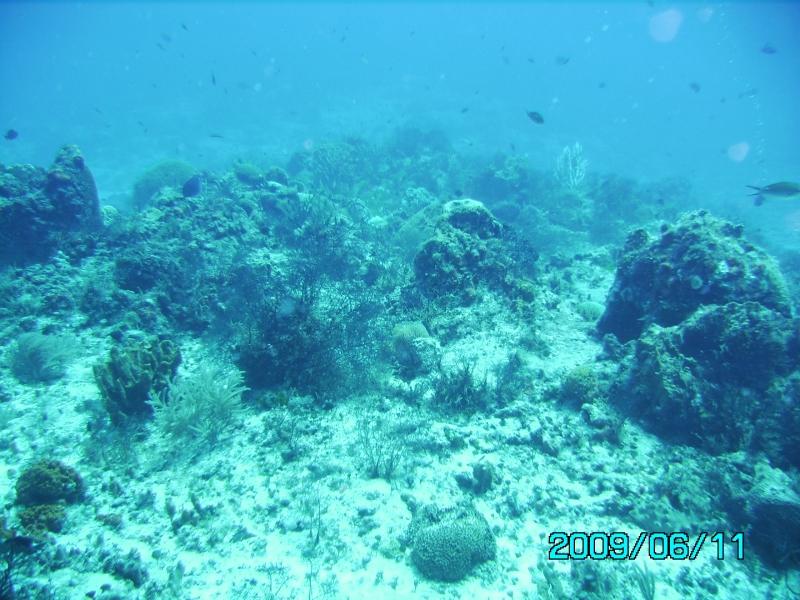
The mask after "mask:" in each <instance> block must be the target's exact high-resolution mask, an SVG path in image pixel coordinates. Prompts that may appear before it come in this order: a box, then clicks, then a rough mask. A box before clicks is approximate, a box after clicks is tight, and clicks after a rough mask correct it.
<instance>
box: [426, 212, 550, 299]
mask: <svg viewBox="0 0 800 600" xmlns="http://www.w3.org/2000/svg"><path fill="white" fill-rule="evenodd" d="M518 258H520V257H518V256H515V255H514V248H513V245H511V244H509V239H508V238H507V236H506V235H505V229H504V227H503V225H502V224H501V223H500V222H499V221H498V220H497V219H495V217H494V215H492V213H491V212H490V211H489V210H488V209H487V208H486V207H485V206H484V205H483V204H482V203H481V202H479V201H477V200H471V199H462V200H451V201H450V202H447V203H446V204H445V205H444V206H443V207H442V212H441V215H440V217H439V220H438V222H437V224H436V229H435V232H434V235H433V236H432V237H431V238H429V239H428V240H427V241H426V242H425V243H424V244H423V245H422V247H421V248H420V250H419V252H417V255H416V256H415V258H414V274H415V277H416V281H417V284H418V286H419V288H420V289H421V290H422V292H423V293H424V294H425V295H426V296H428V297H431V298H437V297H443V296H451V297H455V298H459V299H461V300H470V299H471V298H472V297H474V296H475V294H476V293H477V292H476V290H477V288H478V287H479V286H486V287H488V288H492V289H497V290H501V291H504V292H507V293H509V295H512V296H520V297H521V296H525V295H526V292H527V288H526V285H525V281H524V280H523V279H520V278H518V277H517V276H518V275H519V272H520V269H519V264H522V261H519V260H515V259H518ZM534 260H535V257H530V259H529V261H528V262H531V263H532V262H533V261H534Z"/></svg>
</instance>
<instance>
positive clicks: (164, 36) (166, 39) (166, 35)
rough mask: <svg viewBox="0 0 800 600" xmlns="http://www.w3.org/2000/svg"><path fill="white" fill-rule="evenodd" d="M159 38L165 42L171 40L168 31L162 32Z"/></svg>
mask: <svg viewBox="0 0 800 600" xmlns="http://www.w3.org/2000/svg"><path fill="white" fill-rule="evenodd" d="M161 39H162V40H164V41H165V42H166V43H167V44H169V43H170V42H171V41H172V36H171V35H170V34H168V33H162V34H161Z"/></svg>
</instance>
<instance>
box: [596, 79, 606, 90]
mask: <svg viewBox="0 0 800 600" xmlns="http://www.w3.org/2000/svg"><path fill="white" fill-rule="evenodd" d="M597 87H599V88H600V89H601V90H602V89H605V87H606V82H605V81H601V82H600V83H598V84H597Z"/></svg>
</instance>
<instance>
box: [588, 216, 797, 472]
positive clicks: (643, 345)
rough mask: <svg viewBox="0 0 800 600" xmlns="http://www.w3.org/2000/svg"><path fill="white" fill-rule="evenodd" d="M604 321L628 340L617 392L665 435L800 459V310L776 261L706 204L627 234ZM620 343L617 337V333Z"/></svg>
mask: <svg viewBox="0 0 800 600" xmlns="http://www.w3.org/2000/svg"><path fill="white" fill-rule="evenodd" d="M598 329H599V330H600V332H601V333H606V334H613V335H615V336H616V337H618V338H620V339H621V340H622V341H624V342H629V341H632V343H630V344H626V348H627V350H628V352H627V355H626V356H625V358H624V359H623V361H622V363H621V365H620V369H619V372H618V374H617V377H616V379H615V382H614V384H613V386H612V398H613V400H614V402H615V403H616V404H617V405H618V406H620V407H621V408H622V409H623V410H624V411H625V412H626V413H628V414H629V415H631V416H633V417H635V418H637V419H639V420H641V421H642V422H643V423H644V424H645V425H646V426H647V427H648V428H649V429H651V430H652V431H653V432H655V433H657V434H658V435H660V436H662V437H664V438H665V439H668V440H672V441H675V442H678V443H684V444H690V445H693V446H697V447H699V448H702V449H704V450H706V451H708V452H710V453H713V454H719V453H723V452H733V451H737V450H750V451H755V452H764V453H765V454H767V455H768V456H769V457H770V458H771V459H772V460H773V461H775V463H776V464H782V465H785V466H786V465H800V456H798V452H797V449H798V448H800V434H799V433H798V432H797V428H796V427H794V428H792V427H790V428H789V429H788V430H787V427H786V425H787V424H788V423H794V424H797V423H798V422H800V414H798V413H800V410H798V409H797V408H796V402H795V401H794V400H792V399H793V398H796V396H797V386H796V385H795V384H794V383H793V382H794V381H795V379H796V375H797V373H796V372H797V371H798V369H800V321H798V320H797V319H795V318H793V317H792V310H791V305H790V303H789V300H788V295H787V293H786V286H785V284H784V281H783V279H782V277H781V275H780V273H779V271H778V270H777V268H776V266H775V264H774V263H773V262H772V260H771V259H770V258H769V257H768V256H767V255H766V254H765V253H764V252H763V251H762V250H760V249H759V248H757V247H755V246H753V245H752V244H750V243H749V242H747V241H746V240H745V239H744V238H743V237H742V228H741V227H737V226H734V225H731V224H730V223H726V222H724V221H721V220H719V219H715V218H713V217H711V216H710V215H708V214H707V213H705V212H703V211H700V212H695V213H691V214H689V215H685V216H684V217H683V218H681V219H680V220H679V221H678V223H677V224H676V225H675V226H673V227H664V228H663V229H662V232H661V235H660V237H659V238H658V239H651V238H650V236H649V235H648V234H647V233H646V232H645V231H644V230H637V231H635V232H633V233H632V234H631V236H630V237H629V238H628V241H627V244H626V246H625V249H624V252H623V257H622V260H621V263H620V266H619V269H618V271H617V276H616V280H615V283H614V286H613V289H612V290H611V294H610V297H609V301H608V305H607V307H606V311H605V314H604V315H603V317H602V319H601V320H600V323H599V325H598ZM612 345H613V344H612Z"/></svg>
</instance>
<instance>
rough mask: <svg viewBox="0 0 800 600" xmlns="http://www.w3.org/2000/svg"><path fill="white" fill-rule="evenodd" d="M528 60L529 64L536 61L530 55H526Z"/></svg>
mask: <svg viewBox="0 0 800 600" xmlns="http://www.w3.org/2000/svg"><path fill="white" fill-rule="evenodd" d="M528 62H529V63H531V64H534V63H535V62H536V60H535V59H533V58H531V57H528Z"/></svg>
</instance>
